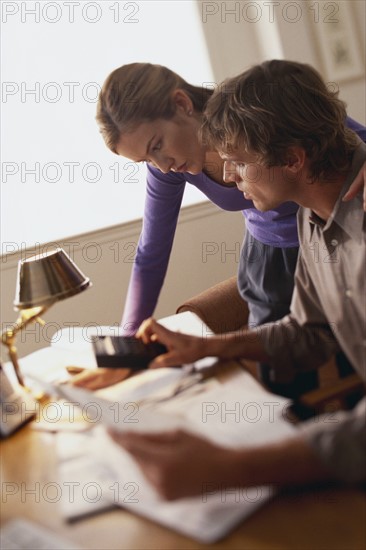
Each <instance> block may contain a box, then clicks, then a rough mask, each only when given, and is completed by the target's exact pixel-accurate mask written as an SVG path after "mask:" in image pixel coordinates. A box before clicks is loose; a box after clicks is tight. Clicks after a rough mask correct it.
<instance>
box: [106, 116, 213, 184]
mask: <svg viewBox="0 0 366 550" xmlns="http://www.w3.org/2000/svg"><path fill="white" fill-rule="evenodd" d="M199 127H200V117H198V116H196V115H195V114H194V113H193V114H192V111H190V110H187V109H186V108H184V107H181V106H177V110H176V113H175V115H174V117H173V118H171V119H169V120H165V119H162V118H160V119H157V120H154V121H153V122H143V123H141V124H140V125H139V126H138V127H137V128H136V129H135V130H134V131H132V132H129V133H128V134H124V135H122V136H121V138H120V140H119V143H118V145H117V148H116V150H117V153H118V154H119V155H121V156H123V157H126V158H129V159H131V160H133V161H134V162H143V161H145V162H149V163H150V164H152V165H153V166H155V167H156V168H158V169H159V170H160V171H161V172H164V173H165V174H166V173H167V172H169V171H173V172H189V173H190V174H198V173H199V172H202V169H203V164H204V159H205V150H204V148H203V147H202V145H201V144H200V142H199V140H198V129H199Z"/></svg>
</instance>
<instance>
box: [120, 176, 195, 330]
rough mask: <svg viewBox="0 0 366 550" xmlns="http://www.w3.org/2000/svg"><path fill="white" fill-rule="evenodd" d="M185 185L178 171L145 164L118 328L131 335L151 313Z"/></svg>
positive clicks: (161, 278)
mask: <svg viewBox="0 0 366 550" xmlns="http://www.w3.org/2000/svg"><path fill="white" fill-rule="evenodd" d="M184 188H185V179H184V176H183V175H182V174H171V173H169V174H163V173H162V172H160V171H159V170H157V169H155V168H152V167H150V166H149V165H147V189H146V199H145V210H144V218H143V227H142V232H141V235H140V239H139V243H138V247H137V253H136V258H135V260H134V264H133V267H132V274H131V278H130V282H129V287H128V292H127V298H126V302H125V307H124V312H123V318H122V330H123V334H124V335H126V336H131V335H134V334H135V332H136V330H137V329H138V327H139V325H140V324H141V323H142V321H143V320H144V319H146V318H147V317H149V316H150V315H152V313H153V311H154V309H155V307H156V303H157V300H158V297H159V294H160V291H161V288H162V285H163V282H164V277H165V274H166V271H167V267H168V263H169V258H170V253H171V249H172V246H173V240H174V234H175V230H176V226H177V221H178V216H179V211H180V207H181V203H182V198H183V193H184Z"/></svg>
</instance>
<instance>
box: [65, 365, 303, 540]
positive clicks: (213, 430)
mask: <svg viewBox="0 0 366 550" xmlns="http://www.w3.org/2000/svg"><path fill="white" fill-rule="evenodd" d="M164 370H165V369H164ZM167 370H174V371H176V370H177V369H167ZM167 374H168V373H165V376H166V377H167ZM160 376H161V377H163V374H161V375H160ZM171 376H172V377H174V376H176V375H173V373H172V374H171ZM167 378H169V377H167ZM204 384H208V389H207V391H201V392H197V393H194V392H193V389H192V388H193V386H192V387H191V388H190V389H189V390H187V393H186V396H185V394H184V392H182V393H181V394H178V395H176V397H172V398H171V399H170V400H169V399H167V400H163V401H161V402H159V401H157V402H155V403H154V402H145V404H142V405H141V406H139V405H138V401H133V400H131V399H130V400H127V396H125V397H124V399H123V400H120V401H118V400H113V399H112V400H110V399H107V396H106V392H104V397H101V396H98V395H96V394H95V393H91V392H89V391H87V390H83V389H80V388H74V387H71V386H67V385H63V386H61V387H60V391H61V394H62V397H63V398H64V399H68V400H69V401H70V402H77V403H79V406H80V407H81V408H82V409H83V408H84V411H85V414H87V415H89V417H90V421H91V422H95V427H94V428H93V429H92V430H90V431H88V432H85V433H82V434H76V433H74V434H66V433H60V434H58V435H57V439H58V449H59V459H60V482H65V483H68V486H72V487H73V488H74V494H73V503H72V505H70V499H66V500H65V501H64V503H63V504H62V510H63V513H64V515H65V517H66V518H68V519H76V518H78V517H81V516H82V515H85V514H89V513H94V512H97V511H101V510H102V509H105V508H108V507H111V506H119V507H122V508H126V509H128V510H130V511H132V512H134V513H136V514H138V515H141V516H144V517H146V518H149V519H150V520H153V521H156V522H158V523H160V524H162V525H165V526H166V527H169V528H171V529H174V530H176V531H177V532H180V533H182V534H184V535H186V536H188V537H190V538H192V539H194V540H197V541H200V542H203V543H213V542H215V541H217V540H219V539H221V538H222V537H224V536H225V535H227V534H228V533H229V532H230V530H231V529H233V528H234V527H235V526H236V525H237V524H238V523H240V522H241V521H242V520H243V519H244V518H245V517H247V516H249V515H250V514H252V513H253V512H254V511H255V510H256V509H257V508H258V507H260V506H262V505H264V504H265V503H266V502H267V501H268V500H269V499H270V498H271V497H272V496H273V495H274V493H275V489H274V488H273V487H270V486H263V487H251V488H248V489H242V488H237V489H225V488H223V487H220V486H214V485H213V484H212V483H210V481H209V480H208V481H207V490H206V492H203V493H202V495H200V496H198V497H194V498H185V499H181V500H178V501H174V502H165V501H163V500H162V499H160V497H159V496H158V494H157V493H156V491H155V490H154V488H153V487H152V486H151V485H150V484H149V482H148V481H147V480H146V479H145V477H144V475H143V473H142V472H141V471H140V469H139V467H138V466H137V464H135V462H134V460H133V459H132V457H131V456H130V455H129V454H128V453H127V452H126V451H125V450H124V449H122V448H121V447H120V446H118V445H117V444H116V443H114V442H113V440H112V439H111V438H110V437H109V435H108V433H107V430H106V428H112V429H114V430H117V431H122V432H129V431H140V432H146V433H152V432H161V431H166V430H172V429H176V428H181V429H184V430H186V431H188V432H191V433H194V434H197V435H200V436H203V437H206V438H207V439H209V440H211V441H213V442H215V443H216V444H219V445H222V446H225V447H231V448H237V447H242V446H248V445H249V446H252V445H258V444H261V443H263V442H265V441H270V440H272V441H273V440H276V439H279V438H282V437H286V436H289V435H291V434H293V433H294V431H295V428H294V427H293V426H292V425H291V424H290V423H289V422H288V421H287V418H286V410H287V406H288V401H287V400H286V399H284V398H282V397H280V396H277V395H272V394H270V393H268V392H266V391H265V390H264V389H263V388H262V387H261V386H260V385H259V384H258V383H257V382H256V381H255V380H254V379H253V378H252V377H251V376H250V375H249V374H248V373H246V372H244V371H243V372H240V374H238V375H237V376H235V377H234V378H233V380H232V381H227V382H225V384H220V383H214V384H212V385H210V381H209V380H208V381H205V382H204ZM198 386H199V384H198ZM190 392H191V393H190ZM132 396H133V392H131V394H130V397H132ZM114 397H115V395H114ZM119 398H121V395H119ZM70 438H72V439H70ZM67 441H69V444H67ZM67 448H69V451H67ZM223 467H225V466H224V465H223ZM86 488H87V489H88V491H86ZM85 495H89V496H88V498H86V496H85ZM93 499H94V500H95V503H93Z"/></svg>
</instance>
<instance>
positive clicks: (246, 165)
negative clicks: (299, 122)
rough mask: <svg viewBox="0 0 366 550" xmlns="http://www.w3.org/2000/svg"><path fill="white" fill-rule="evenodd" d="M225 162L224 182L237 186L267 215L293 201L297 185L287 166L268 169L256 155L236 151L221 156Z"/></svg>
mask: <svg viewBox="0 0 366 550" xmlns="http://www.w3.org/2000/svg"><path fill="white" fill-rule="evenodd" d="M220 156H221V157H222V158H223V159H224V161H225V163H224V180H225V181H226V182H235V183H236V185H237V187H238V189H239V190H240V191H242V193H243V194H244V197H245V198H246V199H247V200H252V201H253V203H254V206H255V207H256V208H257V209H258V210H261V211H262V212H266V211H267V210H273V209H274V208H277V207H278V206H279V205H280V204H282V203H283V202H286V201H289V200H292V195H293V185H294V182H293V181H292V182H291V181H290V180H289V178H288V174H287V172H286V167H285V166H273V167H271V168H266V167H265V166H263V165H262V164H260V163H259V162H258V158H257V156H256V155H254V154H250V153H245V152H244V153H241V152H239V151H235V152H233V153H232V154H226V153H225V154H220Z"/></svg>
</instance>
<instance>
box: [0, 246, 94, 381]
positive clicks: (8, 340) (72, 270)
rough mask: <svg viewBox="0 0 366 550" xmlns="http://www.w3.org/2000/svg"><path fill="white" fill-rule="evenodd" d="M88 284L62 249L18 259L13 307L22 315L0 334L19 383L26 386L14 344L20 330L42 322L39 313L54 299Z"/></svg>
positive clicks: (75, 291)
mask: <svg viewBox="0 0 366 550" xmlns="http://www.w3.org/2000/svg"><path fill="white" fill-rule="evenodd" d="M89 286H91V282H90V279H88V278H87V277H85V275H84V274H83V273H82V272H81V271H80V270H79V268H78V267H77V266H76V265H75V264H74V262H73V261H72V260H71V258H70V257H69V256H68V255H67V254H66V252H65V251H64V250H63V249H62V248H57V249H55V250H51V251H50V252H47V253H45V254H38V255H36V256H32V257H31V258H27V259H25V260H20V261H19V264H18V277H17V284H16V291H15V300H14V309H17V310H19V311H20V315H19V317H18V319H17V320H16V321H15V323H13V325H11V326H10V327H8V328H6V329H5V330H4V331H3V332H2V333H1V341H2V343H3V344H4V345H5V346H7V348H8V353H9V358H10V360H11V362H12V364H13V367H14V370H15V373H16V376H17V379H18V382H19V384H21V385H22V386H25V384H24V379H23V376H22V374H21V371H20V368H19V362H18V354H17V348H16V345H15V340H16V335H17V333H18V332H20V331H21V330H23V329H24V328H25V327H26V326H27V325H28V324H29V323H31V322H33V321H34V322H39V323H40V324H42V325H43V324H44V321H43V320H42V319H41V318H40V315H43V313H44V312H45V311H46V310H47V309H48V308H50V307H51V306H52V305H53V304H54V303H55V302H57V301H59V300H64V299H65V298H69V296H74V294H79V292H82V291H83V290H85V289H86V288H88V287H89Z"/></svg>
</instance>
